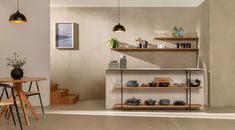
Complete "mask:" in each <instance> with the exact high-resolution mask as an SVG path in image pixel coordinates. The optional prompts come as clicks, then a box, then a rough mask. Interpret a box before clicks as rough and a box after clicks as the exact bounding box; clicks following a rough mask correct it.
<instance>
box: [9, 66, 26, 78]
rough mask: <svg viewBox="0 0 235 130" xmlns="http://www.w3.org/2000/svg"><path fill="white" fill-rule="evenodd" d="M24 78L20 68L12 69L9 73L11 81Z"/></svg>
mask: <svg viewBox="0 0 235 130" xmlns="http://www.w3.org/2000/svg"><path fill="white" fill-rule="evenodd" d="M23 76H24V72H23V70H22V69H21V68H14V69H13V70H12V71H11V77H12V78H13V79H21V78H22V77H23Z"/></svg>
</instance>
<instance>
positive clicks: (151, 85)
mask: <svg viewBox="0 0 235 130" xmlns="http://www.w3.org/2000/svg"><path fill="white" fill-rule="evenodd" d="M149 87H157V83H156V82H155V81H152V82H151V83H149Z"/></svg>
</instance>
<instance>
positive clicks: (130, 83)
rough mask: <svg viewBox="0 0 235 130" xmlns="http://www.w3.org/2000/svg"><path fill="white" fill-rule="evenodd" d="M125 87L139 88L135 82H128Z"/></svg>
mask: <svg viewBox="0 0 235 130" xmlns="http://www.w3.org/2000/svg"><path fill="white" fill-rule="evenodd" d="M126 85H127V87H139V84H138V82H137V81H136V80H129V81H128V82H127V84H126Z"/></svg>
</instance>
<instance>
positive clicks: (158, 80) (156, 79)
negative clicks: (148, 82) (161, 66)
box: [154, 77, 172, 87]
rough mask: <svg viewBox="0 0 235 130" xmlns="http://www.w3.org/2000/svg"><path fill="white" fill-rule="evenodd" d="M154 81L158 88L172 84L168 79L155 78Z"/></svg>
mask: <svg viewBox="0 0 235 130" xmlns="http://www.w3.org/2000/svg"><path fill="white" fill-rule="evenodd" d="M154 80H155V82H156V83H157V86H158V87H168V86H169V85H170V83H171V82H172V79H171V78H170V77H155V78H154ZM160 84H161V85H160Z"/></svg>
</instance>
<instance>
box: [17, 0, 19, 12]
mask: <svg viewBox="0 0 235 130" xmlns="http://www.w3.org/2000/svg"><path fill="white" fill-rule="evenodd" d="M17 11H19V0H17Z"/></svg>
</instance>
